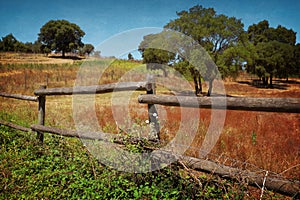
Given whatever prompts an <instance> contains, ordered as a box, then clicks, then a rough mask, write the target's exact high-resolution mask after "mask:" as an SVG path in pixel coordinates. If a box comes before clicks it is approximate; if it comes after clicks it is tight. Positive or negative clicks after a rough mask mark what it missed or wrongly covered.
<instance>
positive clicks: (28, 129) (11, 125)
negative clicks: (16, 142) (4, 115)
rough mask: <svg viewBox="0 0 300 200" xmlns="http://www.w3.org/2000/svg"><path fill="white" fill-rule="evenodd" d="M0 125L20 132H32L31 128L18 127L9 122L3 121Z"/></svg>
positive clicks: (0, 121)
mask: <svg viewBox="0 0 300 200" xmlns="http://www.w3.org/2000/svg"><path fill="white" fill-rule="evenodd" d="M0 124H1V125H4V126H8V127H11V128H14V129H17V130H20V131H25V132H30V131H31V129H30V128H26V127H24V126H20V125H17V124H14V123H11V122H7V121H3V120H0Z"/></svg>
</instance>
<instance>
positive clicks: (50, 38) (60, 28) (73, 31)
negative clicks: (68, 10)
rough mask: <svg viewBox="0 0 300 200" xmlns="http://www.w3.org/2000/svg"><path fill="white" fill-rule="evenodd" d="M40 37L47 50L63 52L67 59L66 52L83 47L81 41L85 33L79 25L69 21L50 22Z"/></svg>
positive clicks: (41, 31)
mask: <svg viewBox="0 0 300 200" xmlns="http://www.w3.org/2000/svg"><path fill="white" fill-rule="evenodd" d="M38 35H39V37H38V40H39V41H40V42H41V43H42V44H43V45H45V46H46V47H47V49H50V50H52V51H53V50H55V51H58V52H62V56H63V57H65V53H66V52H71V51H74V50H77V49H79V48H80V47H83V43H82V41H81V39H82V37H83V36H84V35H85V33H84V32H83V31H82V30H81V29H80V27H79V26H78V25H76V24H74V23H70V22H68V21H67V20H50V21H49V22H47V23H46V24H45V25H44V26H42V28H41V29H40V33H39V34H38Z"/></svg>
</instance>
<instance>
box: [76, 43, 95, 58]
mask: <svg viewBox="0 0 300 200" xmlns="http://www.w3.org/2000/svg"><path fill="white" fill-rule="evenodd" d="M94 49H95V47H94V46H93V45H92V44H84V45H83V47H82V48H81V49H80V50H79V51H80V54H82V55H85V54H87V55H88V56H89V55H90V54H91V53H92V52H93V51H94Z"/></svg>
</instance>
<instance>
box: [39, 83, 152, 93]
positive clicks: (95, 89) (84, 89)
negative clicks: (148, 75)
mask: <svg viewBox="0 0 300 200" xmlns="http://www.w3.org/2000/svg"><path fill="white" fill-rule="evenodd" d="M146 85H147V83H146V82H120V83H112V84H106V85H94V86H75V87H69V88H48V89H38V90H35V91H34V94H35V95H37V96H53V95H73V94H102V93H108V92H115V91H131V90H147V88H146Z"/></svg>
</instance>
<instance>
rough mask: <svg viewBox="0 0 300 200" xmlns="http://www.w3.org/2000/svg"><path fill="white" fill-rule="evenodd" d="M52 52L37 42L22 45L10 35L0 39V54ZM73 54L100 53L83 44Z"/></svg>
mask: <svg viewBox="0 0 300 200" xmlns="http://www.w3.org/2000/svg"><path fill="white" fill-rule="evenodd" d="M51 51H52V50H51V49H49V48H48V47H47V45H45V44H43V43H42V42H40V41H39V40H36V41H35V42H33V43H32V42H26V43H23V42H21V41H18V40H17V39H16V37H15V36H14V35H13V34H12V33H10V34H8V35H6V36H5V37H2V39H0V52H19V53H44V54H48V53H50V52H51ZM73 53H77V54H78V55H86V54H88V55H90V54H91V53H95V55H98V56H100V52H99V51H96V52H94V46H93V45H91V44H84V45H83V47H82V48H79V49H76V51H74V52H73Z"/></svg>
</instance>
